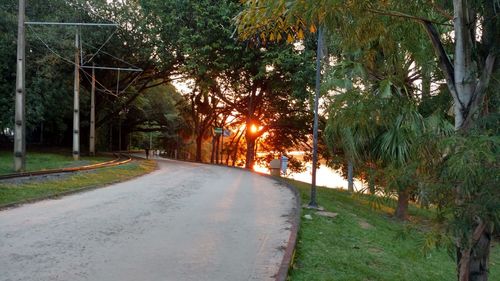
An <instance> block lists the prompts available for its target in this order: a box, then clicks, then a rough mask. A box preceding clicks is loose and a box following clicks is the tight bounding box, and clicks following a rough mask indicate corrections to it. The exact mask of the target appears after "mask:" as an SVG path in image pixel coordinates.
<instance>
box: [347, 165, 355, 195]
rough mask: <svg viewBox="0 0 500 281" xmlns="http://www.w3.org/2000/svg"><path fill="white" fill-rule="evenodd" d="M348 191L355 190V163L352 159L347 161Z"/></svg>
mask: <svg viewBox="0 0 500 281" xmlns="http://www.w3.org/2000/svg"><path fill="white" fill-rule="evenodd" d="M347 191H349V192H354V179H353V165H352V162H351V161H348V162H347Z"/></svg>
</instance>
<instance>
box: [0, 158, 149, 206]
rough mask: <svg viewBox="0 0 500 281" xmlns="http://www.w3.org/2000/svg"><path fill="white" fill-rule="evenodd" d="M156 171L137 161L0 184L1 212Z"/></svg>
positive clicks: (143, 162)
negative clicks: (2, 209)
mask: <svg viewBox="0 0 500 281" xmlns="http://www.w3.org/2000/svg"><path fill="white" fill-rule="evenodd" d="M155 169H156V163H155V162H154V161H146V160H136V161H132V162H130V163H127V164H123V165H120V166H114V167H106V168H100V169H97V170H91V171H84V172H77V173H75V174H62V175H61V176H60V177H53V176H49V177H48V178H47V179H39V180H36V179H35V180H29V181H21V182H15V181H14V182H11V181H8V182H4V183H1V182H0V208H1V207H2V206H6V205H9V204H17V203H25V202H29V201H36V200H39V199H44V198H49V197H54V196H58V195H62V194H65V193H69V192H72V191H78V190H81V189H87V188H96V187H101V186H104V185H108V184H111V183H116V182H121V181H126V180H129V179H132V178H134V177H137V176H140V175H144V174H147V173H149V172H151V171H153V170H155Z"/></svg>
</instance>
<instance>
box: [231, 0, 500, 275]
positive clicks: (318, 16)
mask: <svg viewBox="0 0 500 281" xmlns="http://www.w3.org/2000/svg"><path fill="white" fill-rule="evenodd" d="M245 3H246V9H245V10H244V11H243V12H242V14H240V16H239V29H240V31H243V32H242V34H243V36H247V37H248V36H251V35H252V34H259V36H260V37H262V38H265V39H269V40H271V38H277V36H276V32H275V31H278V32H280V33H285V34H288V35H290V37H291V36H295V37H300V35H301V33H303V31H304V30H307V27H308V26H312V27H314V26H318V25H324V26H327V27H328V29H329V30H330V31H331V32H335V33H336V34H342V32H343V30H346V29H344V28H342V27H344V26H346V25H347V24H349V26H350V28H349V29H348V30H349V32H350V33H351V34H357V36H352V38H353V39H354V40H351V41H350V43H353V44H354V45H356V44H358V46H361V45H362V44H363V43H364V42H365V41H364V40H363V37H365V38H377V37H378V36H379V35H380V34H379V32H378V31H379V30H383V29H384V26H383V22H384V19H387V18H388V17H390V18H392V20H398V19H400V20H404V19H407V20H410V21H413V22H418V23H420V24H421V25H422V26H423V30H425V32H426V33H427V36H428V39H429V41H428V42H430V44H431V45H432V47H433V49H434V51H435V60H437V62H438V65H439V67H440V69H441V73H442V77H444V78H445V80H446V84H447V88H448V92H449V94H450V96H451V98H452V99H453V101H454V118H455V129H456V130H457V134H461V135H463V136H468V135H470V136H471V137H472V138H474V135H475V134H476V133H474V132H477V131H476V128H478V120H481V117H482V116H484V115H485V114H488V113H489V112H490V111H489V110H488V108H489V106H485V104H484V101H485V97H486V96H487V93H488V92H490V93H492V94H493V95H495V94H494V93H495V91H497V90H498V88H499V85H498V82H495V80H491V77H492V76H496V75H498V73H499V67H498V66H499V62H498V60H496V56H497V52H498V49H499V44H500V43H499V38H500V36H499V35H500V34H499V32H500V28H499V26H500V20H499V19H498V14H497V10H498V6H499V2H498V1H463V0H454V1H453V2H452V3H449V2H446V1H426V2H421V1H412V2H407V1H405V2H403V1H399V2H398V1H390V2H388V1H323V2H321V3H319V4H318V3H315V4H314V5H313V4H309V3H308V1H271V0H269V1H246V2H245ZM441 4H442V5H441ZM368 22H369V24H366V23H368ZM413 22H408V21H406V22H403V21H401V24H402V25H409V26H411V25H412V24H413ZM450 22H452V25H451V26H452V28H450V26H449V23H450ZM442 23H444V25H443V24H442ZM269 27H270V28H269ZM311 29H313V30H314V28H311ZM440 31H444V33H445V34H446V33H447V34H450V33H451V32H453V36H442V35H441V34H440ZM478 31H481V32H480V33H481V35H479V32H478ZM280 37H281V38H283V36H280ZM411 37H413V38H414V37H415V36H403V37H401V38H400V42H401V43H402V44H404V43H405V42H408V39H409V38H411ZM291 38H292V39H293V37H291ZM417 38H420V40H423V39H424V38H422V37H417ZM358 39H359V40H358ZM381 39H382V38H381ZM278 40H279V39H278ZM356 40H357V41H358V42H356ZM450 45H451V47H452V49H453V59H450V56H449V55H448V54H449V53H450V51H449V49H448V47H449V46H450ZM351 46H352V45H351ZM491 81H493V82H491ZM490 114H491V113H490ZM479 128H481V126H479ZM487 135H488V134H487ZM460 147H463V146H451V147H449V148H448V153H449V151H451V155H455V154H454V153H457V154H456V155H460V154H461V152H460ZM486 147H492V146H491V145H487V146H486ZM493 147H494V146H493ZM489 153H490V154H494V153H495V149H492V150H489ZM450 159H453V157H451V156H450V157H448V158H445V159H442V160H443V161H444V162H448V161H450ZM479 163H482V162H481V161H479ZM462 165H463V168H464V169H463V170H461V171H463V172H465V171H467V167H472V166H474V165H475V164H473V163H467V162H462ZM471 176H477V174H471ZM489 180H490V181H491V182H495V178H489ZM475 183H476V181H458V182H454V184H453V189H454V191H455V192H454V195H455V198H453V199H451V198H450V201H451V202H455V203H457V204H450V206H453V208H455V209H459V210H469V212H467V211H465V212H460V214H468V216H467V217H468V219H467V220H462V219H461V218H460V217H459V216H454V219H453V220H452V222H456V223H452V225H454V226H455V227H454V228H453V231H452V232H453V235H454V237H455V239H456V241H457V245H456V247H457V253H458V255H457V272H458V278H459V280H460V281H465V280H486V279H487V275H488V273H487V264H488V255H489V251H488V249H489V247H490V239H491V229H492V227H493V225H494V224H495V223H494V220H492V219H491V218H492V217H495V216H496V215H497V214H498V209H494V208H489V209H482V210H483V211H484V212H482V213H477V212H473V209H474V206H475V204H474V203H473V202H476V203H477V202H481V201H483V199H482V198H483V196H489V195H490V193H489V192H484V191H485V190H487V189H485V188H484V186H471V185H474V184H475ZM487 186H488V185H487ZM464 197H466V198H471V200H470V201H469V200H462V199H463V198H464ZM488 206H490V205H488ZM490 207H491V206H490ZM471 214H475V218H476V219H474V218H472V217H470V215H471ZM458 222H462V223H458Z"/></svg>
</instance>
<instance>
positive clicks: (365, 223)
mask: <svg viewBox="0 0 500 281" xmlns="http://www.w3.org/2000/svg"><path fill="white" fill-rule="evenodd" d="M358 224H359V226H360V227H361V228H362V229H370V228H373V225H371V224H369V223H368V222H366V221H364V220H360V221H358Z"/></svg>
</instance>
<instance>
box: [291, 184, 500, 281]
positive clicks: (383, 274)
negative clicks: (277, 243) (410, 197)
mask: <svg viewBox="0 0 500 281" xmlns="http://www.w3.org/2000/svg"><path fill="white" fill-rule="evenodd" d="M287 181H288V182H289V183H290V184H292V185H294V186H296V187H297V189H298V190H299V192H300V196H301V200H302V203H303V204H307V203H308V202H309V200H310V197H309V195H310V185H309V184H306V183H303V182H298V181H293V180H287ZM317 199H318V203H319V205H320V206H322V207H324V208H325V210H326V211H330V212H335V213H338V216H337V217H336V218H333V219H332V218H327V217H322V216H318V215H316V214H315V212H314V211H313V210H308V209H302V214H301V215H302V217H301V223H300V230H299V235H298V240H297V248H296V254H295V260H294V264H293V265H292V268H291V269H290V272H289V280H293V281H296V280H308V281H309V280H315V281H320V280H332V281H358V280H359V281H376V280H377V281H389V280H397V281H436V280H439V281H447V280H449V281H455V280H456V273H455V262H454V260H453V258H452V256H451V255H450V254H448V252H447V251H446V250H445V249H435V250H432V251H430V252H427V253H424V251H423V249H424V245H425V243H426V242H425V241H426V237H427V236H428V234H429V233H430V231H431V229H432V226H431V224H432V223H431V222H430V220H429V219H428V218H429V217H430V216H431V215H432V212H431V211H429V210H422V209H419V208H416V207H411V208H410V215H411V216H412V219H411V220H410V222H407V223H402V222H398V221H396V220H395V219H393V218H392V212H393V209H392V208H391V207H389V206H386V205H381V206H380V207H381V208H376V209H374V208H373V207H372V206H371V205H372V204H371V202H370V201H369V200H367V199H366V197H364V196H356V195H355V196H352V195H350V194H349V193H347V192H344V191H341V190H335V189H329V188H318V192H317ZM307 214H309V215H311V216H312V220H308V219H305V218H304V215H307ZM490 280H500V245H499V244H498V241H497V242H496V244H495V245H494V247H493V248H492V252H491V257H490Z"/></svg>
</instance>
